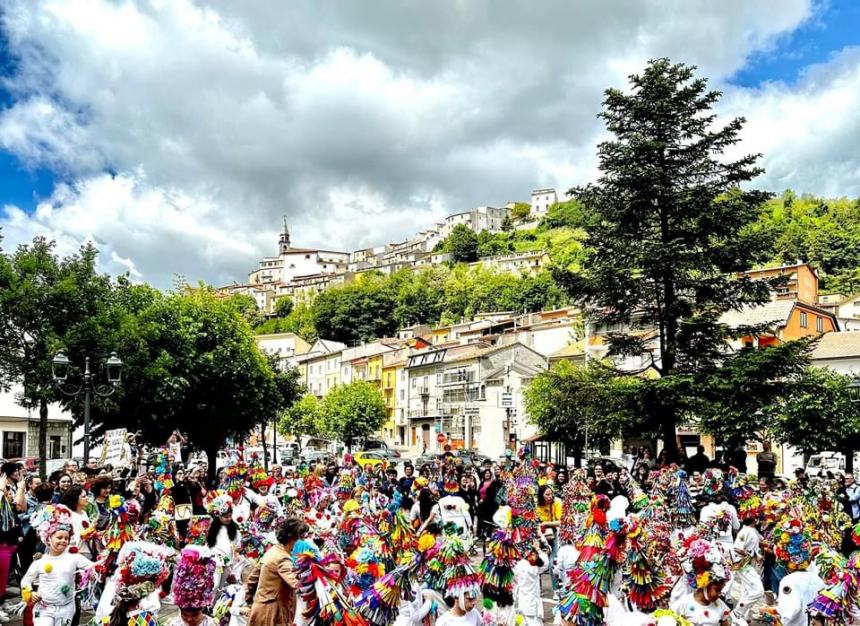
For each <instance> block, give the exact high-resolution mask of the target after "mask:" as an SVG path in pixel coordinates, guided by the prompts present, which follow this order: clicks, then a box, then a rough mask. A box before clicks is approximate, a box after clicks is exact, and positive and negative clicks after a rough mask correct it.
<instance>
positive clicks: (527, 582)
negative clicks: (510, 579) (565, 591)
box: [514, 541, 549, 626]
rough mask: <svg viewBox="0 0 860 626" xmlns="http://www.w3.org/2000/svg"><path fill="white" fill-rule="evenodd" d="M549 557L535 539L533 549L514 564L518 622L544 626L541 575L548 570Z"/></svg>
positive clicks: (524, 624) (529, 625) (526, 625)
mask: <svg viewBox="0 0 860 626" xmlns="http://www.w3.org/2000/svg"><path fill="white" fill-rule="evenodd" d="M548 563H549V559H548V557H547V555H546V554H545V553H544V552H541V550H540V543H539V542H538V541H535V543H534V546H533V547H532V549H531V550H528V551H527V552H526V554H525V555H524V556H523V558H521V559H520V560H519V561H518V562H517V564H516V565H515V566H514V600H515V606H516V612H517V620H516V621H517V624H522V625H523V626H542V624H543V599H542V598H541V590H540V577H541V574H542V573H543V572H545V571H546V570H547V565H548Z"/></svg>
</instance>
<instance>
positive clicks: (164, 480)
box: [152, 448, 173, 493]
mask: <svg viewBox="0 0 860 626" xmlns="http://www.w3.org/2000/svg"><path fill="white" fill-rule="evenodd" d="M152 486H153V487H154V488H155V490H156V491H157V492H158V493H161V492H162V491H165V490H170V489H171V488H172V487H173V474H172V472H171V471H170V461H169V460H168V458H167V448H161V449H160V450H159V451H158V452H157V453H156V455H155V480H154V481H153V483H152Z"/></svg>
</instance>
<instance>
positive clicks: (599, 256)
mask: <svg viewBox="0 0 860 626" xmlns="http://www.w3.org/2000/svg"><path fill="white" fill-rule="evenodd" d="M694 69H695V68H694V67H689V66H686V65H683V64H673V63H671V62H670V61H669V60H668V59H657V60H654V61H651V62H650V63H649V64H648V66H647V67H646V68H645V71H644V73H642V74H641V75H633V76H631V77H630V83H631V89H630V91H628V92H622V91H620V90H617V89H609V90H607V91H606V94H605V99H604V101H603V112H602V113H600V116H599V117H600V118H602V119H603V120H604V121H605V123H606V127H607V129H608V130H609V132H610V133H612V135H613V138H611V139H610V140H608V141H605V142H603V143H601V144H600V145H599V146H598V157H599V161H600V170H601V175H600V177H599V179H598V180H597V182H596V183H594V184H592V185H589V186H587V187H582V188H575V189H572V190H570V194H571V195H573V196H574V197H575V198H577V199H578V200H579V201H580V202H581V203H582V204H583V205H584V206H585V208H586V209H587V210H588V211H592V212H593V213H594V215H595V216H596V219H595V222H596V224H595V226H594V227H593V228H592V229H591V237H590V240H591V247H592V249H591V254H590V256H589V259H588V261H587V264H586V266H585V271H584V272H583V273H582V274H580V275H575V276H574V275H570V274H567V275H566V276H564V275H563V276H560V278H561V279H562V280H564V281H566V282H567V287H568V288H569V289H570V291H571V292H572V293H573V295H575V296H577V297H580V298H582V299H583V300H584V301H585V302H586V303H587V304H588V305H589V308H590V312H591V317H592V320H594V321H595V322H596V323H597V324H598V327H600V326H603V327H604V328H606V327H607V326H611V327H613V328H621V329H622V330H620V331H618V332H613V333H608V334H607V340H608V343H609V345H610V352H611V353H612V354H615V355H649V354H650V357H651V361H650V363H651V367H652V368H653V369H654V370H656V373H657V374H658V376H656V377H654V378H651V379H646V380H644V381H643V382H642V384H641V385H640V386H639V388H640V398H639V411H640V413H641V414H642V416H643V418H644V419H645V424H646V426H647V427H648V429H649V430H651V431H652V432H654V433H655V434H658V435H659V436H660V437H661V438H662V439H663V442H664V445H665V446H666V448H667V451H668V453H669V455H670V458H675V456H676V454H677V447H676V439H675V437H676V435H675V433H676V427H677V425H678V423H679V422H680V421H682V420H683V419H685V418H686V417H688V416H689V414H690V411H691V401H692V400H693V399H694V398H695V397H696V389H695V385H696V382H695V381H696V380H697V379H698V378H699V376H697V374H699V373H700V370H701V369H702V368H709V367H711V366H713V365H714V364H715V363H716V362H717V361H719V359H720V358H721V354H722V353H723V349H724V346H725V338H726V337H725V329H724V328H722V327H721V326H720V325H719V324H718V321H717V320H718V319H719V316H720V314H721V313H723V312H725V311H727V310H729V309H737V308H740V307H741V306H743V305H745V304H756V303H763V302H765V301H766V300H767V299H768V297H769V294H768V285H766V284H764V283H762V282H754V281H750V280H747V279H746V278H743V277H741V276H740V275H739V273H740V272H743V271H744V270H748V269H750V267H751V266H753V265H754V264H755V263H757V262H760V261H762V260H764V253H765V251H766V248H767V246H766V243H767V242H766V239H765V238H764V236H763V235H762V234H760V233H757V232H755V231H754V230H753V229H752V228H750V226H751V225H752V224H753V222H754V221H755V220H756V218H757V217H758V214H759V210H760V207H761V205H762V203H763V202H764V201H765V200H767V199H768V197H769V194H768V193H766V192H762V191H754V190H748V189H743V188H742V187H741V185H742V184H743V183H746V182H748V181H751V180H752V179H754V178H755V177H756V176H758V175H759V174H760V173H761V172H762V171H763V170H762V169H761V168H760V167H757V166H756V161H757V159H758V157H759V156H760V155H746V156H742V157H740V158H736V159H734V160H732V159H731V158H727V157H726V154H725V152H726V151H727V150H729V149H731V148H733V146H735V144H737V143H738V141H739V132H740V130H741V128H742V126H743V124H744V120H743V118H736V119H733V120H731V121H729V122H728V124H726V125H724V126H721V125H718V124H717V123H716V116H715V115H714V114H713V112H712V108H713V106H714V105H715V104H716V102H717V101H718V99H719V97H720V93H719V92H717V91H711V90H708V88H707V81H706V80H705V79H703V78H698V77H696V76H695V74H694Z"/></svg>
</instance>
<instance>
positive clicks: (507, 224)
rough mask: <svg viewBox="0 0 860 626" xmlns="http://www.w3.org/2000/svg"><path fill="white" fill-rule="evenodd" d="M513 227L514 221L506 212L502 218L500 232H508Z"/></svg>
mask: <svg viewBox="0 0 860 626" xmlns="http://www.w3.org/2000/svg"><path fill="white" fill-rule="evenodd" d="M513 229H514V221H513V220H512V219H511V216H510V214H506V215H505V216H504V217H503V218H502V232H505V233H509V232H510V231H512V230H513Z"/></svg>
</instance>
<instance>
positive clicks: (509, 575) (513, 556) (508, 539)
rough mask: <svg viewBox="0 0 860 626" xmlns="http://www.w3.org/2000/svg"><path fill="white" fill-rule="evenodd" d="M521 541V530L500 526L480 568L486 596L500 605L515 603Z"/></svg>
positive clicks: (483, 590) (482, 590)
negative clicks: (515, 583) (518, 545)
mask: <svg viewBox="0 0 860 626" xmlns="http://www.w3.org/2000/svg"><path fill="white" fill-rule="evenodd" d="M520 543H522V540H521V539H520V534H519V531H517V530H516V529H512V528H500V529H499V530H497V531H496V532H495V534H494V535H493V538H492V539H491V540H490V542H489V544H488V545H487V553H486V554H485V555H484V560H483V561H481V565H480V567H479V568H478V571H479V573H480V575H481V592H482V593H483V594H484V598H487V599H490V600H492V601H494V602H496V603H498V604H499V605H500V606H512V605H513V603H514V598H513V589H514V566H515V565H516V564H517V561H518V560H519V559H520V550H519V549H518V548H517V544H520Z"/></svg>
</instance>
